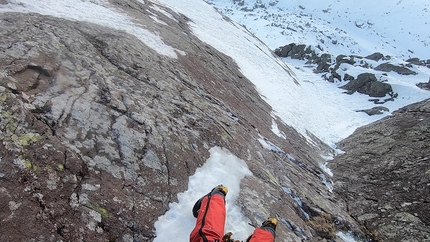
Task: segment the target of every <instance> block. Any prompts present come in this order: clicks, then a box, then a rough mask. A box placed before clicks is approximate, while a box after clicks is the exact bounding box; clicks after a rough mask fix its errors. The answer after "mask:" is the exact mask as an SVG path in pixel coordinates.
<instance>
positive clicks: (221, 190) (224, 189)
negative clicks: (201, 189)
mask: <svg viewBox="0 0 430 242" xmlns="http://www.w3.org/2000/svg"><path fill="white" fill-rule="evenodd" d="M227 192H228V188H227V187H226V186H223V185H222V184H221V185H218V186H216V187H214V188H213V189H212V191H211V194H212V195H213V194H216V193H217V194H221V195H223V196H224V197H225V196H226V195H227Z"/></svg>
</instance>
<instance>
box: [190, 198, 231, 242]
mask: <svg viewBox="0 0 430 242" xmlns="http://www.w3.org/2000/svg"><path fill="white" fill-rule="evenodd" d="M225 217H226V211H225V201H224V197H223V196H222V195H220V194H212V195H207V196H206V197H204V198H203V201H202V205H201V207H200V210H199V214H198V216H197V222H196V227H194V229H193V231H192V232H191V234H190V242H214V241H222V237H223V235H224V225H225Z"/></svg>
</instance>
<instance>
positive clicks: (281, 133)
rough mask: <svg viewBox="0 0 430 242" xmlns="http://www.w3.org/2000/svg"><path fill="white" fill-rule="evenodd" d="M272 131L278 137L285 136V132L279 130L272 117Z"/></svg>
mask: <svg viewBox="0 0 430 242" xmlns="http://www.w3.org/2000/svg"><path fill="white" fill-rule="evenodd" d="M272 132H273V133H274V134H276V135H277V136H278V137H280V138H283V139H286V138H287V137H286V136H285V133H284V132H282V131H280V130H279V128H278V124H277V123H276V121H275V120H274V119H272Z"/></svg>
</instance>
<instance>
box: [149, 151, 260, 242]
mask: <svg viewBox="0 0 430 242" xmlns="http://www.w3.org/2000/svg"><path fill="white" fill-rule="evenodd" d="M210 153H211V156H210V157H209V159H208V160H207V161H206V163H205V164H204V165H203V166H202V167H200V168H198V169H197V170H196V173H195V174H194V175H193V176H191V177H190V178H189V182H188V190H187V191H185V192H183V193H180V194H178V202H177V203H171V204H169V210H168V211H167V212H166V214H164V215H162V216H161V217H159V218H158V221H157V222H155V224H154V226H155V229H156V234H157V237H156V238H155V239H154V242H164V241H177V242H188V241H189V235H190V232H191V231H192V230H193V228H194V226H195V223H196V219H195V218H194V217H193V215H192V212H191V210H192V207H193V206H194V203H195V202H196V201H197V200H198V199H199V198H201V197H202V196H203V195H205V194H207V193H208V192H209V191H211V190H212V188H213V187H215V186H217V185H219V184H223V185H225V186H227V187H228V194H227V196H226V204H227V205H226V206H227V207H226V208H227V221H226V226H225V229H226V230H227V231H232V232H233V234H234V237H235V238H246V237H247V236H249V235H250V234H252V231H253V228H252V227H251V226H249V225H248V224H247V221H249V220H248V219H247V218H245V217H244V215H243V214H242V212H241V209H240V207H239V206H237V205H236V204H235V201H236V199H237V197H238V195H239V191H240V181H241V179H242V178H244V177H245V176H249V175H252V173H251V171H249V169H248V167H247V165H246V163H245V162H244V161H243V160H241V159H239V158H237V157H236V156H235V155H233V154H231V153H230V152H229V151H228V150H226V149H222V148H219V147H214V148H212V149H210ZM227 231H226V232H227Z"/></svg>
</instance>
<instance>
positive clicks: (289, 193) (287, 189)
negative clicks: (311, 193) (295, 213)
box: [282, 187, 311, 220]
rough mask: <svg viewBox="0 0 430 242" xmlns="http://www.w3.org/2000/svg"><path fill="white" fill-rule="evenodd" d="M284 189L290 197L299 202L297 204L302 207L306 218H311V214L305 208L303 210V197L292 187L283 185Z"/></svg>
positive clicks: (301, 209)
mask: <svg viewBox="0 0 430 242" xmlns="http://www.w3.org/2000/svg"><path fill="white" fill-rule="evenodd" d="M282 190H284V192H286V193H287V194H288V195H290V197H291V198H292V199H293V200H294V201H295V202H296V203H297V205H299V207H300V211H301V212H302V213H303V216H305V218H306V219H307V220H309V219H310V218H311V216H310V215H309V214H308V213H307V212H305V210H303V201H302V199H300V197H298V196H297V195H296V194H295V193H294V192H293V191H292V190H291V189H290V188H288V187H282Z"/></svg>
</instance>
